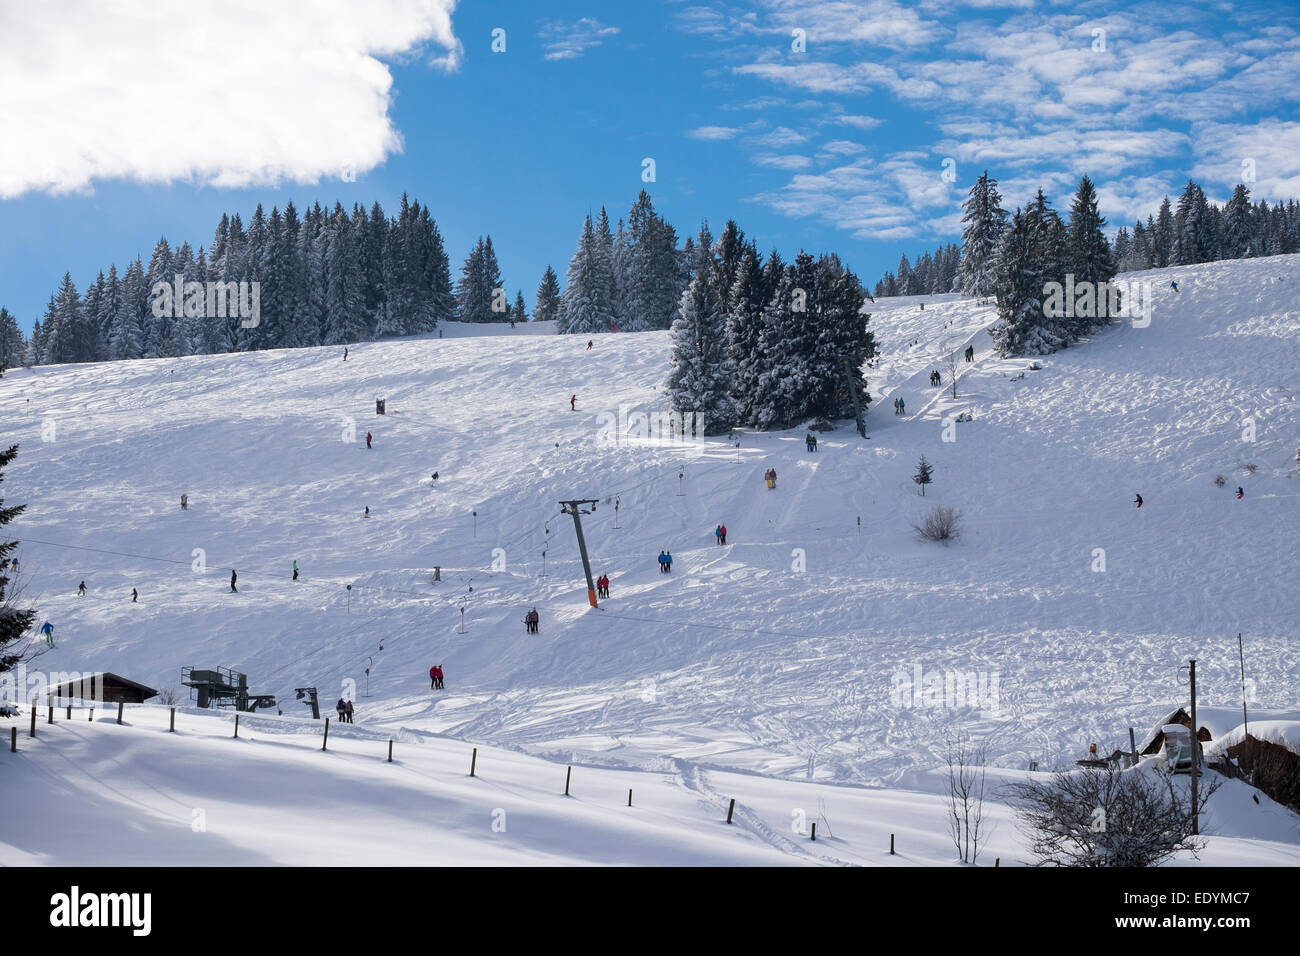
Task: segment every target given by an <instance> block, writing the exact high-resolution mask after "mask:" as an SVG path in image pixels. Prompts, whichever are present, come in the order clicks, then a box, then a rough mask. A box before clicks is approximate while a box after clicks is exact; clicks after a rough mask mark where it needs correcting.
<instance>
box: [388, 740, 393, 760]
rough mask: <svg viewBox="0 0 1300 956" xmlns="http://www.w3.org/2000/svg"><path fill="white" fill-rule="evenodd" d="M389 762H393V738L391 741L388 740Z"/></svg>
mask: <svg viewBox="0 0 1300 956" xmlns="http://www.w3.org/2000/svg"><path fill="white" fill-rule="evenodd" d="M388 762H389V763H392V762H393V742H392V740H389V741H388Z"/></svg>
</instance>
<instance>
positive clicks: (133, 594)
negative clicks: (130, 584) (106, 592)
mask: <svg viewBox="0 0 1300 956" xmlns="http://www.w3.org/2000/svg"><path fill="white" fill-rule="evenodd" d="M139 597H140V592H139V591H137V590H136V589H135V588H132V589H131V603H132V604H135V603H136V600H137V599H138V598H139Z"/></svg>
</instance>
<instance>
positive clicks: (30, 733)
mask: <svg viewBox="0 0 1300 956" xmlns="http://www.w3.org/2000/svg"><path fill="white" fill-rule="evenodd" d="M27 736H28V737H35V736H36V698H35V697H33V698H32V729H31V730H29V731H27Z"/></svg>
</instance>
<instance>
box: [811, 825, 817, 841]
mask: <svg viewBox="0 0 1300 956" xmlns="http://www.w3.org/2000/svg"><path fill="white" fill-rule="evenodd" d="M812 838H813V842H814V843H816V842H817V821H816V820H814V821H813V827H812Z"/></svg>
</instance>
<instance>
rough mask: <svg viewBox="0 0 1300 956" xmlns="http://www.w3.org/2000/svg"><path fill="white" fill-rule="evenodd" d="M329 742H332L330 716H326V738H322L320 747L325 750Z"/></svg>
mask: <svg viewBox="0 0 1300 956" xmlns="http://www.w3.org/2000/svg"><path fill="white" fill-rule="evenodd" d="M329 742H330V719H329V718H328V717H326V718H325V737H324V739H323V740H321V742H320V749H321V750H324V749H325V748H326V747H327V746H328V745H329Z"/></svg>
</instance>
